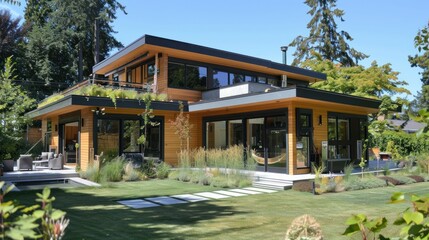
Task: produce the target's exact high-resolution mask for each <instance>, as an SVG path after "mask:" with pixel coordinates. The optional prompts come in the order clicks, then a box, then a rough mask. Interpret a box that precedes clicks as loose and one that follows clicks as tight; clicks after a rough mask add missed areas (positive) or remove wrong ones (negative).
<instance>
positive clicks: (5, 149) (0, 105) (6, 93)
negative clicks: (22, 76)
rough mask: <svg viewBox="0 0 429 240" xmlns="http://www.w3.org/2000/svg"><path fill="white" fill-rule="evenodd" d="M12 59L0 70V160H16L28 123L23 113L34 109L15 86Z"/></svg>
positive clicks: (19, 88)
mask: <svg viewBox="0 0 429 240" xmlns="http://www.w3.org/2000/svg"><path fill="white" fill-rule="evenodd" d="M14 72H15V70H14V63H13V61H12V57H8V58H7V59H6V60H5V63H4V68H3V66H2V68H1V69H0V86H1V87H0V146H1V147H0V160H2V159H11V158H16V157H17V156H16V155H17V154H19V151H21V150H22V149H20V144H21V143H22V142H21V141H20V140H22V136H23V130H24V129H25V128H24V127H25V126H26V124H27V123H28V120H29V119H28V118H27V117H26V116H24V113H25V112H26V111H28V110H30V109H31V108H33V107H34V100H33V99H31V98H29V97H28V95H27V93H26V92H25V91H24V90H22V88H21V86H19V85H17V84H15V77H16V75H15V74H14Z"/></svg>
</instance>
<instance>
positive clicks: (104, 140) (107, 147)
mask: <svg viewBox="0 0 429 240" xmlns="http://www.w3.org/2000/svg"><path fill="white" fill-rule="evenodd" d="M152 122H153V124H151V125H148V126H147V128H146V145H145V146H144V153H145V157H153V158H160V159H162V157H163V156H162V151H163V150H162V149H163V138H162V136H163V120H162V118H160V117H155V118H153V119H152ZM141 124H142V121H141V119H140V118H138V117H135V116H130V115H104V116H100V119H98V120H97V129H96V136H95V137H96V141H97V142H96V146H97V149H96V151H97V153H96V154H101V152H103V153H104V154H105V155H108V156H117V155H121V154H123V153H140V152H142V150H143V146H142V145H141V144H139V143H138V139H139V138H140V136H141V135H142V134H143V131H142V130H141Z"/></svg>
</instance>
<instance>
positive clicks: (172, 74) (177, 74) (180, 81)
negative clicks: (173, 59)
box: [168, 63, 185, 88]
mask: <svg viewBox="0 0 429 240" xmlns="http://www.w3.org/2000/svg"><path fill="white" fill-rule="evenodd" d="M168 86H169V87H178V88H183V87H185V64H181V63H169V64H168Z"/></svg>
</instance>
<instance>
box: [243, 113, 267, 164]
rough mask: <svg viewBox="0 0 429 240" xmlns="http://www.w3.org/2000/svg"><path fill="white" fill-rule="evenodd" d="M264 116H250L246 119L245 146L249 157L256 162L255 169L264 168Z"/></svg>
mask: <svg viewBox="0 0 429 240" xmlns="http://www.w3.org/2000/svg"><path fill="white" fill-rule="evenodd" d="M264 131H265V130H264V118H252V119H248V120H247V146H248V149H249V151H250V153H249V154H250V156H251V159H253V160H254V161H255V162H256V164H257V169H259V170H262V171H264V170H265V154H264V152H265V148H264V141H265V134H264Z"/></svg>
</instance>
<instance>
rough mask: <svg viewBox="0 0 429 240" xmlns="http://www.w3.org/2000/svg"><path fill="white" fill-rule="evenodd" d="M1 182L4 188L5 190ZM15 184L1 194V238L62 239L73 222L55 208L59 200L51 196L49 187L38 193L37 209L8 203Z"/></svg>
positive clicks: (0, 184)
mask: <svg viewBox="0 0 429 240" xmlns="http://www.w3.org/2000/svg"><path fill="white" fill-rule="evenodd" d="M4 184H5V183H4V182H0V189H2V188H3V187H4ZM12 189H13V185H10V186H8V187H7V188H6V190H5V191H4V192H2V193H1V194H0V219H1V228H0V231H1V233H0V234H1V235H0V237H1V239H25V238H32V239H50V240H58V239H61V238H62V237H63V236H64V233H65V229H66V228H67V226H68V224H69V220H68V219H67V218H65V215H66V213H65V212H63V211H61V210H58V209H54V208H53V205H52V203H53V201H55V197H51V196H50V194H51V190H50V189H49V188H45V189H43V192H42V193H37V199H36V202H39V203H40V204H36V205H33V206H29V207H26V206H21V205H16V203H15V202H14V201H5V196H6V194H7V193H9V192H10V191H11V190H12Z"/></svg>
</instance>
